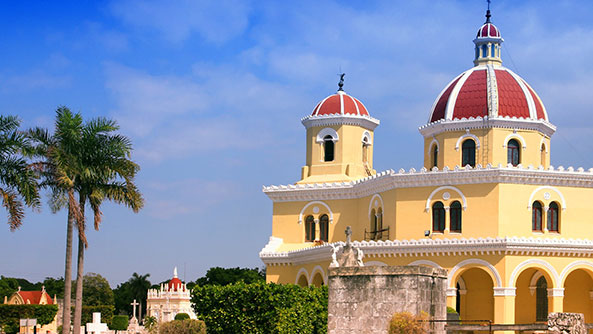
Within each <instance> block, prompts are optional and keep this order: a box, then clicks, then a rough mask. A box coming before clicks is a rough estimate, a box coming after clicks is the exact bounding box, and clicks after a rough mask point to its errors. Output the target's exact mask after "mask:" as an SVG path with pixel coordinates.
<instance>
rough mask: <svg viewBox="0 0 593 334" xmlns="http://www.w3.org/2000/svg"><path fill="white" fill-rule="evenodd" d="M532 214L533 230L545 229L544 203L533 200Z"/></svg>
mask: <svg viewBox="0 0 593 334" xmlns="http://www.w3.org/2000/svg"><path fill="white" fill-rule="evenodd" d="M531 208H532V211H533V212H532V214H531V230H532V231H534V232H541V231H542V229H543V225H542V219H543V218H542V215H543V213H544V210H543V209H542V204H541V203H540V202H538V201H535V202H533V205H532V206H531Z"/></svg>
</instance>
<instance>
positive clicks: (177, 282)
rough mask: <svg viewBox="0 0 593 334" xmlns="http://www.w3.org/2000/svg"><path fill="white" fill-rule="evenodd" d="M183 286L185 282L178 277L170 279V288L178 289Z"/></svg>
mask: <svg viewBox="0 0 593 334" xmlns="http://www.w3.org/2000/svg"><path fill="white" fill-rule="evenodd" d="M179 288H183V282H181V280H180V279H179V278H177V277H173V278H172V279H171V280H170V281H169V290H173V291H177V289H179Z"/></svg>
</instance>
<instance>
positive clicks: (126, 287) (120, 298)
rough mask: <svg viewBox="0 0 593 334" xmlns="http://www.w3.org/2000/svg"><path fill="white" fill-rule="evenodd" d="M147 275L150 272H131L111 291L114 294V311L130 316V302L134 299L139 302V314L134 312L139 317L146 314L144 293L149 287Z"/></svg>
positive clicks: (148, 275)
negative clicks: (128, 277) (124, 280)
mask: <svg viewBox="0 0 593 334" xmlns="http://www.w3.org/2000/svg"><path fill="white" fill-rule="evenodd" d="M148 277H150V274H145V275H140V274H138V273H133V274H132V277H131V278H130V279H129V280H127V281H126V282H124V283H122V284H120V285H118V286H117V288H115V290H114V291H113V293H114V295H115V312H116V313H118V314H127V315H129V316H132V309H133V308H132V305H131V303H132V302H133V301H134V299H135V300H136V301H137V302H138V303H139V304H140V310H139V311H138V312H139V314H136V316H137V317H139V318H140V319H141V318H142V315H143V314H146V294H147V292H148V289H150V287H151V283H150V281H149V280H148Z"/></svg>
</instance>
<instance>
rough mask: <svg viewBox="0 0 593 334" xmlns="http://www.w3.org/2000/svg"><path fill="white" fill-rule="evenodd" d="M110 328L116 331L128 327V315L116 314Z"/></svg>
mask: <svg viewBox="0 0 593 334" xmlns="http://www.w3.org/2000/svg"><path fill="white" fill-rule="evenodd" d="M109 329H114V330H116V331H123V330H126V329H128V316H127V315H114V316H113V318H112V319H111V326H109Z"/></svg>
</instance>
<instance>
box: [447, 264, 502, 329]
mask: <svg viewBox="0 0 593 334" xmlns="http://www.w3.org/2000/svg"><path fill="white" fill-rule="evenodd" d="M455 286H456V287H457V289H458V290H457V291H458V292H459V293H458V294H457V298H458V300H457V302H456V307H457V310H458V312H459V316H460V317H461V319H462V320H494V282H493V281H492V277H491V276H490V275H489V274H488V273H487V272H486V271H485V270H484V269H481V268H469V269H467V270H465V271H463V272H462V273H461V275H459V276H458V278H457V280H456V282H455Z"/></svg>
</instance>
